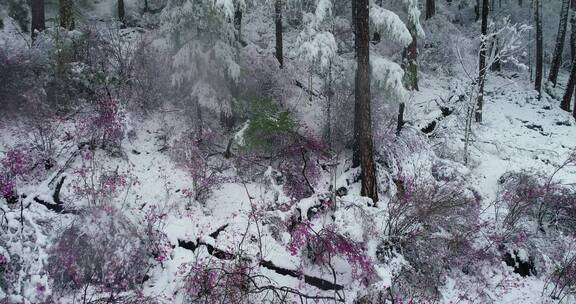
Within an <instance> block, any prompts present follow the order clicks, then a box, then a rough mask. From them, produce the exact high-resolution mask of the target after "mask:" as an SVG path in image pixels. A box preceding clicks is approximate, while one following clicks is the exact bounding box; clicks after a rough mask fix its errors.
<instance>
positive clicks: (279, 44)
mask: <svg viewBox="0 0 576 304" xmlns="http://www.w3.org/2000/svg"><path fill="white" fill-rule="evenodd" d="M274 11H275V12H276V14H275V21H276V59H278V62H279V63H280V68H281V69H282V68H284V50H283V48H284V47H283V38H282V36H283V32H284V30H283V29H282V0H276V2H275V3H274Z"/></svg>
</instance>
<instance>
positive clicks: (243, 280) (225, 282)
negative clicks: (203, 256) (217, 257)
mask: <svg viewBox="0 0 576 304" xmlns="http://www.w3.org/2000/svg"><path fill="white" fill-rule="evenodd" d="M249 279H250V268H249V267H248V266H247V265H244V264H242V263H231V264H230V263H226V262H223V261H200V262H197V263H196V264H194V265H192V266H191V268H190V270H189V272H188V274H187V275H186V277H185V285H184V291H185V292H186V296H187V298H188V300H189V301H190V302H191V303H208V304H209V303H247V299H248V295H249V292H250V288H251V286H250V284H251V282H250V281H249Z"/></svg>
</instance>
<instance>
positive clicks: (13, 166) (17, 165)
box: [0, 145, 34, 198]
mask: <svg viewBox="0 0 576 304" xmlns="http://www.w3.org/2000/svg"><path fill="white" fill-rule="evenodd" d="M27 150H28V149H27V148H26V147H25V146H23V145H17V146H15V147H13V148H11V149H10V150H8V151H7V152H6V153H5V154H4V157H3V158H2V159H1V160H0V165H1V173H0V195H2V196H3V197H6V198H9V197H13V196H14V195H16V182H17V180H18V179H21V178H26V177H27V176H28V175H29V174H30V173H31V171H32V168H33V164H34V157H33V156H32V154H31V153H30V152H28V151H27Z"/></svg>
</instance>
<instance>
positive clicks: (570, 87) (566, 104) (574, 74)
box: [560, 59, 576, 111]
mask: <svg viewBox="0 0 576 304" xmlns="http://www.w3.org/2000/svg"><path fill="white" fill-rule="evenodd" d="M575 86H576V59H574V60H572V70H571V71H570V78H569V79H568V84H567V85H566V91H565V92H564V97H563V98H562V102H561V103H560V108H561V109H562V110H564V111H570V101H571V100H572V96H573V95H574V87H575ZM575 108H576V106H575Z"/></svg>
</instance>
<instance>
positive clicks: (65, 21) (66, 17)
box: [59, 0, 74, 30]
mask: <svg viewBox="0 0 576 304" xmlns="http://www.w3.org/2000/svg"><path fill="white" fill-rule="evenodd" d="M59 1H60V11H59V13H60V26H61V27H63V28H65V29H67V30H73V29H74V4H73V0H59Z"/></svg>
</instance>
